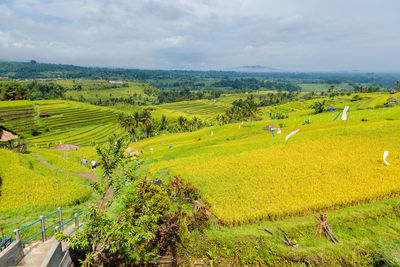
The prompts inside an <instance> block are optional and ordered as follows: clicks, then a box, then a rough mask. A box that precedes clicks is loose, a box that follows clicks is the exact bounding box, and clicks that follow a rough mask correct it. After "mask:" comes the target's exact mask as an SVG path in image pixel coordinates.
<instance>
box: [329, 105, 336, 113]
mask: <svg viewBox="0 0 400 267" xmlns="http://www.w3.org/2000/svg"><path fill="white" fill-rule="evenodd" d="M336 109H337V107H336V106H330V107H328V112H331V111H335V110H336Z"/></svg>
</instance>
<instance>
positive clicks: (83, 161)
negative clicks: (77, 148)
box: [82, 157, 88, 167]
mask: <svg viewBox="0 0 400 267" xmlns="http://www.w3.org/2000/svg"><path fill="white" fill-rule="evenodd" d="M82 163H83V166H85V167H87V163H88V162H87V159H86V157H83V160H82Z"/></svg>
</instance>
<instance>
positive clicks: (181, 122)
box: [178, 116, 187, 130]
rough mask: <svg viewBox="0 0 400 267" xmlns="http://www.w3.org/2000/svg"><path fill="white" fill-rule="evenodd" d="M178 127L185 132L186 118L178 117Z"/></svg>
mask: <svg viewBox="0 0 400 267" xmlns="http://www.w3.org/2000/svg"><path fill="white" fill-rule="evenodd" d="M178 125H179V127H181V130H185V129H186V127H187V118H186V117H183V116H179V117H178Z"/></svg>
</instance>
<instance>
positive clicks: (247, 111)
mask: <svg viewBox="0 0 400 267" xmlns="http://www.w3.org/2000/svg"><path fill="white" fill-rule="evenodd" d="M242 112H243V114H244V116H245V117H249V118H250V125H251V126H250V127H251V128H253V119H254V117H255V116H256V114H257V113H258V105H257V103H256V101H255V100H254V96H253V95H250V96H249V97H247V99H246V100H245V101H244V105H243V107H242Z"/></svg>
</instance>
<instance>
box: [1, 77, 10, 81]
mask: <svg viewBox="0 0 400 267" xmlns="http://www.w3.org/2000/svg"><path fill="white" fill-rule="evenodd" d="M7 79H8V77H0V80H7Z"/></svg>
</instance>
